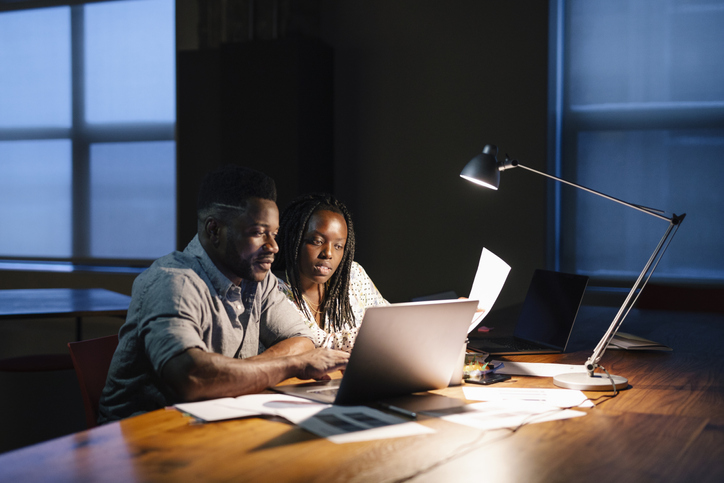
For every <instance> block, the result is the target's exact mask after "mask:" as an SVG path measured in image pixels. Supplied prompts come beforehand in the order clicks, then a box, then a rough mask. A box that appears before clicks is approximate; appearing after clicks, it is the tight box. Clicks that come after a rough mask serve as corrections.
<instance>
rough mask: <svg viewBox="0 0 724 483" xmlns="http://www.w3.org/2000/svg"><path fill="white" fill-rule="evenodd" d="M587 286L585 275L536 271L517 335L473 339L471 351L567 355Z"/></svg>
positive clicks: (518, 322)
mask: <svg viewBox="0 0 724 483" xmlns="http://www.w3.org/2000/svg"><path fill="white" fill-rule="evenodd" d="M586 285H588V277H586V276H584V275H573V274H569V273H561V272H553V271H549V270H536V271H535V273H534V274H533V279H532V280H531V282H530V286H529V287H528V293H527V294H526V296H525V301H524V302H523V308H522V310H521V312H520V315H519V316H518V321H517V323H516V325H515V331H514V332H513V335H512V336H507V337H495V336H490V337H482V338H475V339H470V341H469V342H468V348H469V349H471V350H474V351H476V352H487V353H489V354H493V355H512V354H556V353H560V352H564V351H565V350H566V346H567V345H568V339H569V337H570V335H571V331H572V330H573V323H574V322H575V321H576V316H577V315H578V309H579V308H580V306H581V301H582V300H583V294H584V293H585V291H586Z"/></svg>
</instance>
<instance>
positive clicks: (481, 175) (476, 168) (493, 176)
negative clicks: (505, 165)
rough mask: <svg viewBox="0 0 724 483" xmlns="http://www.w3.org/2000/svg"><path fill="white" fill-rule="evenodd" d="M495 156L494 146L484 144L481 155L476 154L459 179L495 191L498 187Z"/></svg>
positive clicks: (498, 179) (498, 172)
mask: <svg viewBox="0 0 724 483" xmlns="http://www.w3.org/2000/svg"><path fill="white" fill-rule="evenodd" d="M497 154H498V148H497V147H496V146H493V145H492V144H486V145H485V147H484V148H483V152H482V154H478V155H477V156H475V157H474V158H473V159H471V160H470V162H468V164H466V165H465V167H464V168H463V170H462V172H461V173H460V177H461V178H465V179H466V180H468V181H472V182H473V183H475V184H479V185H480V186H485V187H486V188H490V189H494V190H497V189H498V186H499V185H500V163H498V160H497V159H496V157H495V156H496V155H497Z"/></svg>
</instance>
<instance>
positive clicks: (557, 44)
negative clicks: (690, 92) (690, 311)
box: [547, 0, 724, 287]
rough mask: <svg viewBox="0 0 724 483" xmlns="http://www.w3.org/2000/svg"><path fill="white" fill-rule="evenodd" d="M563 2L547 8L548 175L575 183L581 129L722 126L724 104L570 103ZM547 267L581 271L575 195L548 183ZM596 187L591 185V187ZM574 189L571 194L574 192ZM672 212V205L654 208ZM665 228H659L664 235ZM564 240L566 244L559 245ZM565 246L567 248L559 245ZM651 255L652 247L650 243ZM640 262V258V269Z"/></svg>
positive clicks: (555, 0) (620, 282)
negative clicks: (576, 260) (578, 260)
mask: <svg viewBox="0 0 724 483" xmlns="http://www.w3.org/2000/svg"><path fill="white" fill-rule="evenodd" d="M569 4H570V1H567V0H551V2H550V4H549V80H550V83H549V91H548V95H549V123H548V125H549V141H550V142H549V151H548V169H549V172H550V173H553V174H554V175H555V176H558V177H560V178H563V179H566V180H572V181H575V180H576V179H577V176H576V175H577V166H578V159H577V153H578V146H577V138H578V135H579V133H580V132H582V131H605V130H617V131H637V130H691V129H722V128H724V101H702V102H699V101H671V102H646V103H638V102H632V103H608V104H584V105H572V104H571V101H570V96H569V91H568V89H567V88H566V86H567V84H568V83H569V79H570V76H571V73H570V66H569V64H568V62H567V59H568V56H569V47H570V42H571V39H570V37H569V36H568V35H567V32H568V31H569V28H570V23H569V22H570V18H569V17H568V15H567V12H568V5H569ZM549 187H550V189H549V199H548V207H549V233H548V241H549V243H548V254H547V255H548V264H549V266H551V267H553V269H555V270H562V271H571V272H575V273H580V270H579V267H577V266H576V262H575V258H576V256H575V254H576V247H575V244H574V242H573V241H572V240H575V238H576V237H575V233H576V226H575V210H576V206H575V203H576V201H575V195H576V193H569V192H562V190H561V184H560V183H552V182H551V183H550V184H549ZM590 187H591V188H594V189H595V188H596V187H595V186H590ZM574 191H575V190H574ZM657 208H671V207H657ZM664 230H665V226H662V228H661V234H663V233H664ZM563 240H565V241H563ZM564 245H566V246H565V247H564ZM651 248H652V251H653V248H654V246H653V245H652V247H651ZM644 262H645V260H642V266H643V263H644ZM634 278H635V277H629V276H625V275H621V276H618V277H615V276H614V277H608V278H606V277H596V282H597V284H599V285H609V286H613V287H615V286H627V285H628V284H630V282H631V281H632V280H633V279H634ZM661 281H665V282H676V283H684V284H700V283H705V284H707V285H712V284H714V285H722V284H724V280H721V279H718V280H716V281H712V280H711V279H694V278H677V277H675V276H674V277H664V278H663V279H662V280H661Z"/></svg>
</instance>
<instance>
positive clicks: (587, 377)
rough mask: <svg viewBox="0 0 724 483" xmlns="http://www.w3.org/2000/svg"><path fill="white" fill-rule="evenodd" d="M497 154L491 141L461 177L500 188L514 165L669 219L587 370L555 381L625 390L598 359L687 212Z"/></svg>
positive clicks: (622, 382) (595, 388) (589, 388)
mask: <svg viewBox="0 0 724 483" xmlns="http://www.w3.org/2000/svg"><path fill="white" fill-rule="evenodd" d="M497 154H498V148H497V147H496V146H493V145H491V144H488V145H486V146H485V147H484V148H483V152H482V154H479V155H477V156H476V157H474V158H473V159H472V160H471V161H470V162H469V163H468V164H467V165H465V168H464V169H463V170H462V172H461V173H460V177H462V178H465V179H467V180H468V181H472V182H473V183H476V184H479V185H481V186H485V187H486V188H490V189H494V190H497V189H498V186H499V185H500V172H501V171H505V170H506V169H512V168H523V169H525V170H527V171H531V172H533V173H536V174H539V175H541V176H545V177H546V178H550V179H553V180H556V181H559V182H561V183H564V184H567V185H570V186H574V187H576V188H578V189H581V190H583V191H587V192H589V193H593V194H595V195H598V196H601V197H603V198H606V199H607V200H611V201H615V202H616V203H620V204H622V205H624V206H628V207H629V208H633V209H635V210H638V211H641V212H642V213H646V214H647V215H651V216H655V217H656V218H659V219H661V220H665V221H667V222H668V223H669V226H668V228H667V229H666V232H665V233H664V236H663V237H662V238H661V241H659V244H658V245H657V246H656V249H655V250H654V253H653V254H652V255H651V258H649V261H648V262H646V266H644V269H643V270H642V271H641V274H640V275H639V277H638V279H637V280H636V283H634V285H633V287H631V291H630V292H629V293H628V296H627V297H626V300H624V302H623V305H622V306H621V308H620V309H619V311H618V313H617V314H616V317H614V319H613V322H611V325H610V326H609V328H608V330H607V331H606V333H605V334H604V336H603V338H602V339H601V341H600V342H599V343H598V345H597V346H596V348H595V349H594V350H593V354H592V355H591V357H589V358H588V360H587V361H586V365H585V369H586V371H585V372H576V373H572V374H560V375H558V376H555V377H554V378H553V383H554V384H555V385H556V386H559V387H565V388H569V389H578V390H582V391H607V390H608V389H610V388H611V386H613V387H614V390H616V389H625V388H626V387H628V380H627V379H626V378H625V377H622V376H615V375H611V374H609V373H608V371H607V370H606V369H605V368H604V367H603V366H599V365H598V362H599V361H600V360H601V358H602V357H603V353H604V352H605V350H606V348H607V347H608V343H609V342H610V341H611V339H612V338H613V336H614V335H615V334H616V331H618V329H619V327H621V324H622V323H623V321H624V319H625V318H626V315H628V313H629V311H630V310H631V308H632V307H633V305H634V304H635V303H636V300H637V299H638V297H639V295H640V294H641V291H642V290H643V289H644V287H645V286H646V283H647V282H648V280H649V278H650V277H651V274H653V272H654V270H655V269H656V266H657V265H658V263H659V261H660V260H661V257H662V256H663V255H664V252H666V248H667V247H668V246H669V243H671V240H672V239H673V237H674V234H676V231H677V230H678V229H679V225H680V224H681V222H682V221H683V220H684V217H685V216H686V214H682V215H674V214H672V216H670V217H669V216H666V215H664V212H663V211H661V210H657V209H654V208H648V207H645V206H641V205H635V204H632V203H628V202H626V201H622V200H619V199H617V198H614V197H612V196H608V195H605V194H603V193H600V192H598V191H595V190H592V189H589V188H586V187H584V186H581V185H578V184H576V183H571V182H570V181H566V180H564V179H561V178H558V177H556V176H552V175H550V174H547V173H543V172H541V171H537V170H535V169H532V168H529V167H527V166H523V165H522V164H520V163H519V162H518V161H517V160H515V159H509V158H508V155H507V154H506V156H505V161H503V162H499V161H498V160H497V158H496V155H497ZM597 367H601V369H603V370H604V371H605V372H606V374H605V375H604V374H601V373H594V371H595V370H596V368H597Z"/></svg>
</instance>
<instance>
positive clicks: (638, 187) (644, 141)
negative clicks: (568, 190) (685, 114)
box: [575, 130, 724, 280]
mask: <svg viewBox="0 0 724 483" xmlns="http://www.w3.org/2000/svg"><path fill="white" fill-rule="evenodd" d="M692 167H696V169H692ZM722 179H724V130H707V131H702V130H697V131H674V130H672V131H630V132H582V133H579V135H578V176H577V181H578V183H580V184H582V185H583V186H586V187H588V188H592V189H595V190H598V191H601V192H603V193H606V194H608V195H611V196H614V197H616V198H619V199H622V200H625V201H628V202H631V203H638V204H642V205H645V206H649V207H653V208H658V209H662V210H665V211H666V212H667V213H671V212H672V211H673V212H675V213H676V214H682V213H688V214H687V217H686V220H685V221H684V222H683V223H682V225H681V229H680V230H679V231H678V233H677V234H676V237H675V238H674V240H673V242H672V244H671V248H670V250H669V251H668V252H667V253H666V255H665V256H664V258H663V259H662V261H661V263H660V265H659V266H658V268H657V269H656V272H655V275H654V278H672V277H676V278H683V279H686V278H690V279H703V280H707V279H724V251H722V250H721V240H724V223H721V213H724V192H723V190H722V189H721V180H722ZM575 206H576V208H577V213H576V223H575V225H576V232H575V236H576V240H575V243H576V251H575V253H576V256H575V264H576V268H577V269H578V270H579V271H581V272H583V273H586V274H589V275H603V276H611V275H614V276H615V275H622V274H623V275H631V276H633V275H637V274H638V273H639V272H640V271H641V270H642V269H643V267H644V264H645V263H646V261H647V260H648V258H649V257H650V256H651V253H652V252H653V251H654V248H655V247H656V244H657V243H658V241H659V239H660V238H661V236H662V235H663V234H664V231H665V230H666V227H667V223H666V222H665V221H662V220H658V219H656V218H654V217H651V216H648V215H646V214H644V213H640V212H637V211H635V210H632V209H631V208H627V207H624V206H620V205H617V204H615V203H612V202H611V201H608V200H604V199H602V198H599V197H597V196H594V195H591V194H589V193H584V192H580V193H579V192H577V193H576V201H575Z"/></svg>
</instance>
